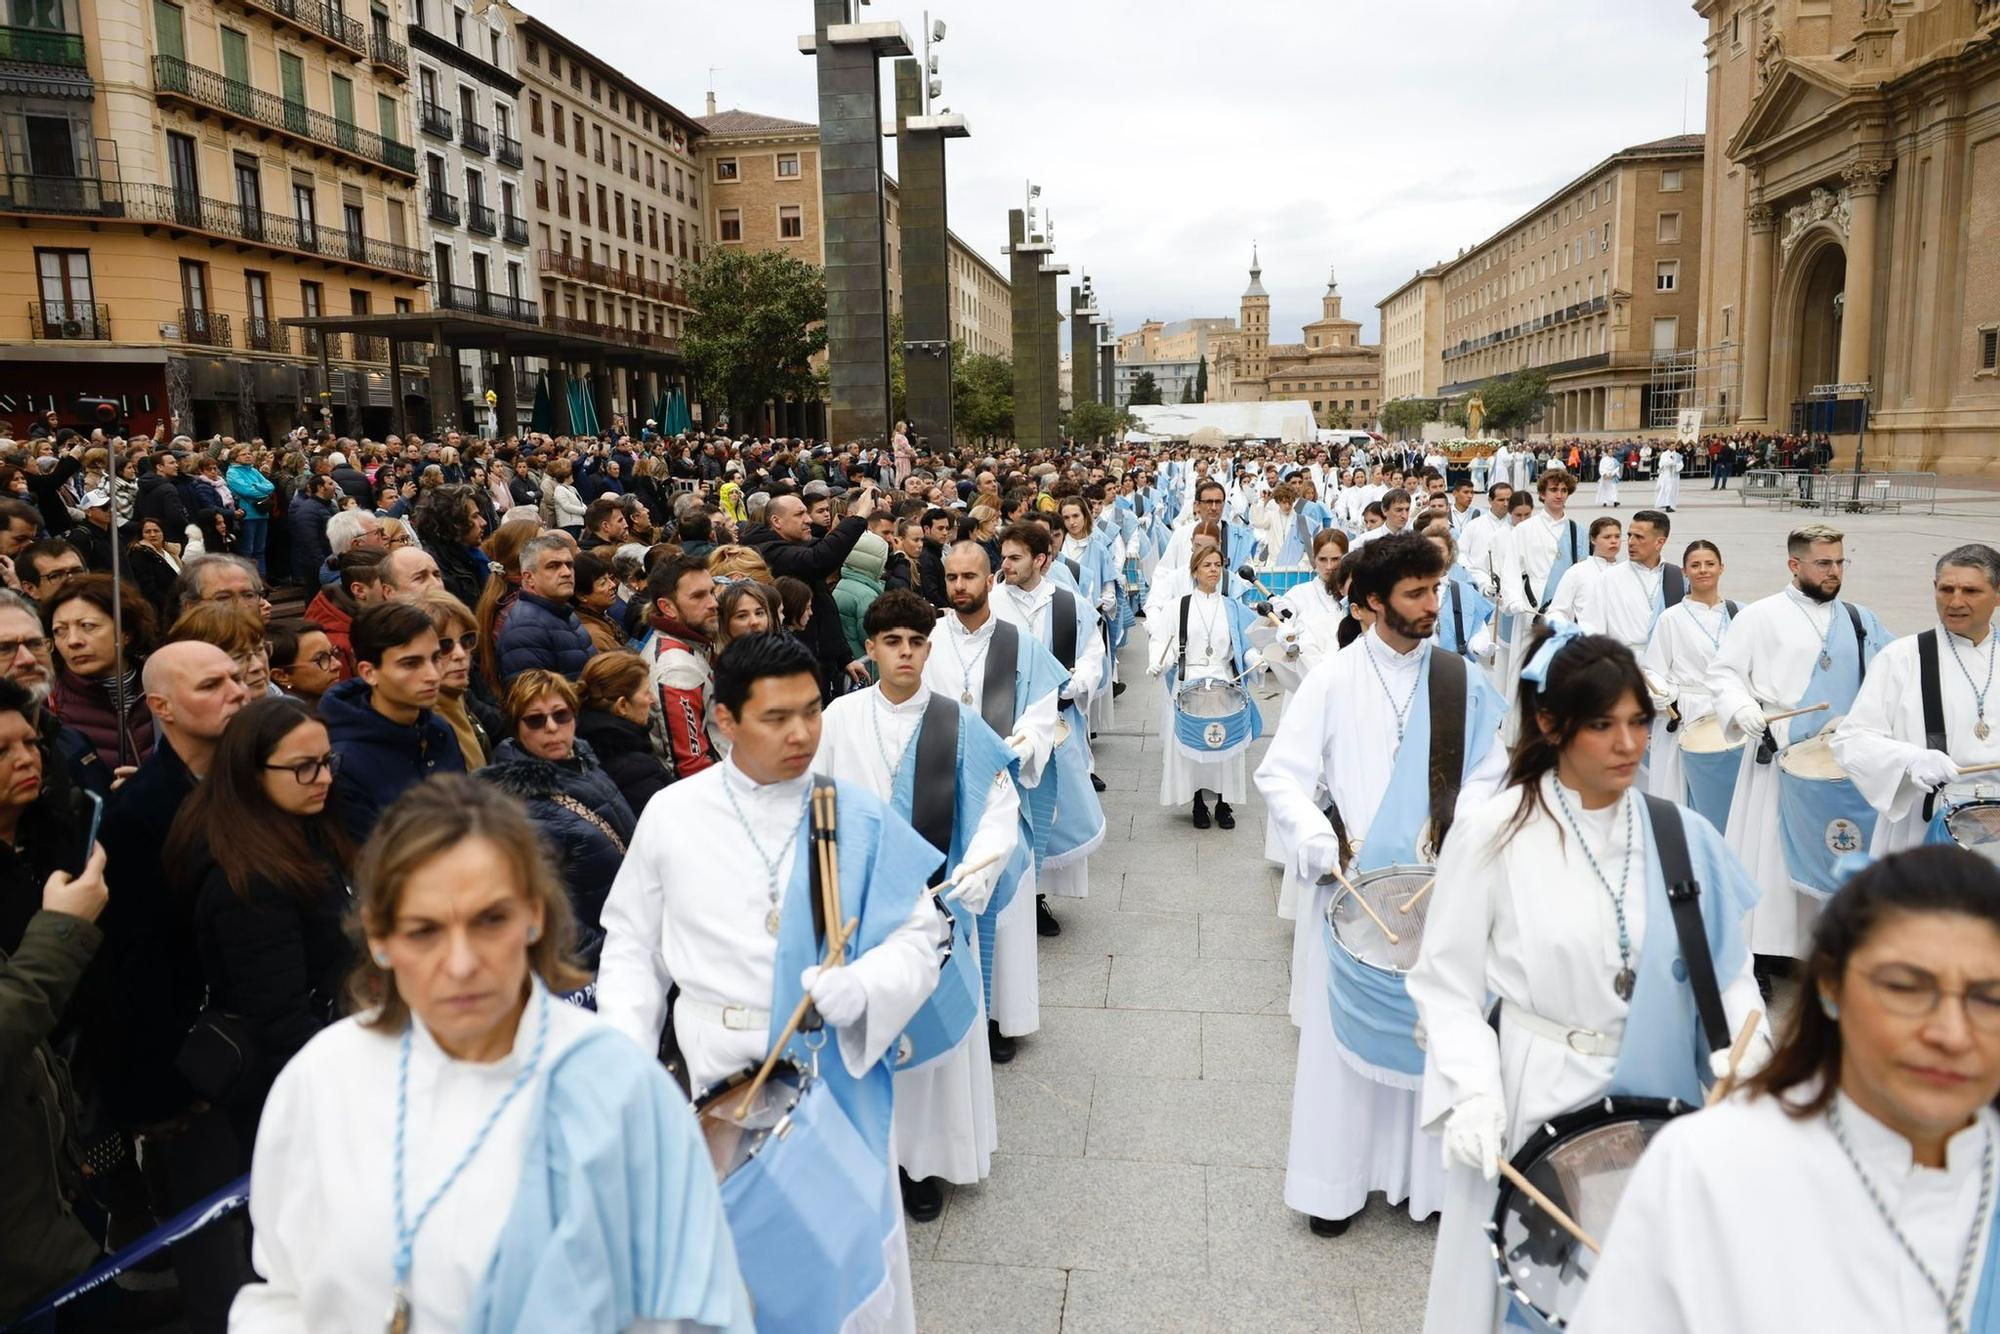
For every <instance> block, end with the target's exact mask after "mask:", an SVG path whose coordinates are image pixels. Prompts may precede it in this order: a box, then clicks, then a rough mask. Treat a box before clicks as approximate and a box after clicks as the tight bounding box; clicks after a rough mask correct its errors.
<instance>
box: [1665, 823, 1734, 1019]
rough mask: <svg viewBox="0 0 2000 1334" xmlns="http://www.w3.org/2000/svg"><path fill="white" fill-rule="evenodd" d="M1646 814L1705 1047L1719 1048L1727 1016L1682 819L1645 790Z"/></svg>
mask: <svg viewBox="0 0 2000 1334" xmlns="http://www.w3.org/2000/svg"><path fill="white" fill-rule="evenodd" d="M1646 816H1647V819H1648V820H1649V821H1650V823H1651V824H1652V826H1653V847H1654V850H1655V851H1657V852H1658V853H1659V857H1660V874H1661V876H1662V878H1663V879H1665V880H1666V882H1667V905H1668V907H1670V908H1671V909H1672V910H1673V918H1674V935H1675V936H1676V937H1678V938H1679V941H1680V947H1681V961H1682V962H1683V963H1685V964H1686V965H1687V982H1688V988H1689V989H1690V990H1691V991H1693V992H1694V1008H1695V1013H1696V1014H1697V1015H1699V1016H1700V1018H1701V1028H1702V1032H1703V1034H1704V1035H1705V1036H1706V1037H1707V1038H1708V1049H1709V1050H1710V1051H1722V1050H1724V1049H1725V1048H1727V1047H1728V1046H1729V1044H1730V1033H1729V1016H1728V1014H1727V1013H1726V1012H1724V1010H1723V1008H1722V988H1721V986H1720V985H1719V984H1718V983H1717V982H1716V979H1715V958H1714V956H1713V955H1711V954H1710V953H1709V949H1708V929H1707V927H1706V926H1704V925H1703V924H1702V920H1701V883H1700V882H1699V881H1697V880H1696V879H1695V878H1694V862H1693V859H1692V858H1690V857H1689V856H1688V844H1687V828H1686V826H1685V825H1683V824H1682V823H1681V813H1680V808H1679V807H1678V806H1676V805H1675V804H1674V803H1673V802H1671V801H1668V800H1667V799H1666V798H1664V797H1655V796H1653V795H1651V794H1650V793H1649V794H1647V796H1646Z"/></svg>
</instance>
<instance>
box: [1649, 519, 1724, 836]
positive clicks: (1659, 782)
mask: <svg viewBox="0 0 2000 1334" xmlns="http://www.w3.org/2000/svg"><path fill="white" fill-rule="evenodd" d="M1681 573H1682V574H1683V575H1684V576H1685V577H1686V579H1687V596H1686V597H1684V598H1682V599H1681V600H1680V602H1678V603H1677V604H1675V605H1674V606H1671V607H1669V608H1667V609H1666V610H1665V611H1663V612H1661V613H1660V619H1659V620H1657V621H1655V622H1654V623H1653V637H1652V638H1651V639H1650V640H1648V641H1647V643H1646V651H1645V652H1644V653H1642V654H1641V655H1640V656H1639V666H1640V667H1641V668H1642V669H1644V671H1645V673H1646V688H1647V689H1649V690H1651V691H1652V692H1653V703H1654V704H1655V705H1657V706H1659V707H1660V708H1661V709H1666V708H1669V707H1671V708H1672V709H1673V710H1674V712H1675V713H1677V714H1679V715H1680V726H1679V727H1678V728H1676V729H1675V730H1674V731H1673V732H1672V733H1668V734H1664V735H1662V736H1661V737H1659V738H1658V741H1657V744H1655V745H1654V746H1653V749H1652V760H1651V763H1650V764H1649V765H1648V766H1647V770H1646V790H1647V791H1648V792H1650V793H1652V794H1653V795H1654V796H1656V797H1665V798H1666V799H1667V800H1668V801H1681V802H1684V801H1686V800H1687V799H1688V794H1687V773H1686V770H1685V768H1684V767H1683V766H1682V764H1681V745H1680V742H1681V738H1682V737H1683V736H1685V735H1686V733H1687V729H1688V728H1689V727H1691V726H1692V725H1694V724H1695V723H1698V722H1700V721H1701V720H1702V719H1704V718H1708V717H1712V716H1714V714H1715V700H1714V698H1713V697H1712V696H1711V695H1710V694H1709V693H1708V664H1709V663H1710V662H1712V661H1714V659H1715V655H1716V652H1717V650H1719V649H1720V648H1721V647H1722V636H1723V632H1724V631H1726V630H1728V629H1729V617H1730V612H1729V604H1728V603H1727V602H1726V601H1725V600H1724V599H1723V596H1722V549H1721V548H1720V547H1718V546H1716V545H1715V543H1713V542H1710V541H1708V540H1707V539H1706V538H1697V539H1695V540H1694V541H1692V542H1690V543H1688V545H1687V550H1686V551H1684V552H1682V553H1681Z"/></svg>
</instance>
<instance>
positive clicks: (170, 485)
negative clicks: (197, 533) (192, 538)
mask: <svg viewBox="0 0 2000 1334" xmlns="http://www.w3.org/2000/svg"><path fill="white" fill-rule="evenodd" d="M138 517H139V518H140V519H141V520H145V519H157V520H158V521H159V524H160V527H162V528H164V529H166V530H167V541H169V542H178V541H180V540H181V539H182V537H183V536H185V534H186V532H187V526H188V507H187V500H186V498H185V497H183V496H182V495H181V490H180V488H179V487H178V486H176V485H174V482H173V479H171V478H167V477H162V476H160V474H158V473H156V472H155V473H148V474H147V475H146V476H144V477H141V478H140V479H139V508H138Z"/></svg>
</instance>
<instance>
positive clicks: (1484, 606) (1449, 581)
mask: <svg viewBox="0 0 2000 1334" xmlns="http://www.w3.org/2000/svg"><path fill="white" fill-rule="evenodd" d="M1424 536H1425V537H1427V538H1429V539H1430V540H1431V541H1432V542H1435V543H1436V544H1437V548H1438V550H1439V551H1442V552H1443V553H1444V558H1445V560H1446V561H1447V562H1449V564H1448V565H1447V567H1446V570H1445V581H1444V583H1443V584H1441V585H1440V586H1439V588H1438V599H1439V601H1438V621H1437V630H1436V631H1435V632H1434V633H1433V635H1432V638H1433V639H1435V640H1436V641H1437V644H1438V646H1439V647H1440V648H1442V649H1444V651H1445V652H1447V653H1456V654H1458V655H1459V656H1460V657H1462V658H1469V659H1471V660H1472V661H1474V662H1484V661H1485V660H1486V657H1487V655H1488V654H1489V653H1490V652H1491V651H1492V647H1493V635H1492V632H1491V631H1490V630H1488V629H1487V626H1488V625H1489V624H1490V623H1491V622H1492V620H1493V602H1492V599H1490V598H1488V597H1487V596H1486V593H1485V591H1484V590H1483V589H1482V588H1481V587H1480V580H1479V578H1478V576H1477V575H1475V574H1473V572H1472V571H1471V570H1468V569H1466V568H1465V566H1464V564H1462V563H1461V562H1460V561H1459V559H1458V542H1457V540H1456V539H1454V538H1453V537H1452V534H1451V520H1450V519H1449V518H1447V517H1445V516H1443V515H1438V516H1437V517H1435V518H1433V519H1431V520H1430V521H1429V522H1428V523H1426V524H1425V525H1424Z"/></svg>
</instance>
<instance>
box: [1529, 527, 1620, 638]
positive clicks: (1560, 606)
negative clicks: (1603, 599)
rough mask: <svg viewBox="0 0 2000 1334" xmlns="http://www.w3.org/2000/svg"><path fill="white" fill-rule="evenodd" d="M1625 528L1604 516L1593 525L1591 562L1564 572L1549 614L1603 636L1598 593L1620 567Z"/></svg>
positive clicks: (1551, 601)
mask: <svg viewBox="0 0 2000 1334" xmlns="http://www.w3.org/2000/svg"><path fill="white" fill-rule="evenodd" d="M1623 538H1624V528H1623V525H1621V524H1620V523H1619V522H1618V520H1616V519H1614V518H1612V517H1611V516H1610V515H1608V514H1601V515H1599V516H1598V517H1597V518H1595V519H1592V520H1591V521H1590V558H1589V559H1588V560H1585V561H1583V562H1582V563H1581V564H1578V565H1572V566H1570V567H1569V568H1568V569H1567V570H1564V571H1563V576H1562V578H1561V579H1560V580H1559V581H1558V582H1557V584H1556V595H1555V596H1554V597H1553V598H1551V599H1549V606H1548V611H1547V614H1548V615H1550V616H1560V617H1562V618H1563V619H1564V620H1565V621H1569V622H1571V623H1572V624H1574V625H1580V626H1582V627H1583V628H1584V629H1585V630H1586V631H1588V632H1589V633H1591V634H1599V633H1602V631H1603V629H1604V625H1603V621H1602V611H1603V609H1602V606H1601V605H1600V603H1599V601H1598V596H1597V593H1598V589H1599V587H1600V586H1601V585H1602V584H1603V582H1604V577H1605V576H1606V575H1607V574H1609V573H1610V572H1611V569H1612V567H1613V566H1615V565H1616V564H1617V563H1618V547H1619V543H1620V542H1621V541H1622V539H1623Z"/></svg>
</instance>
